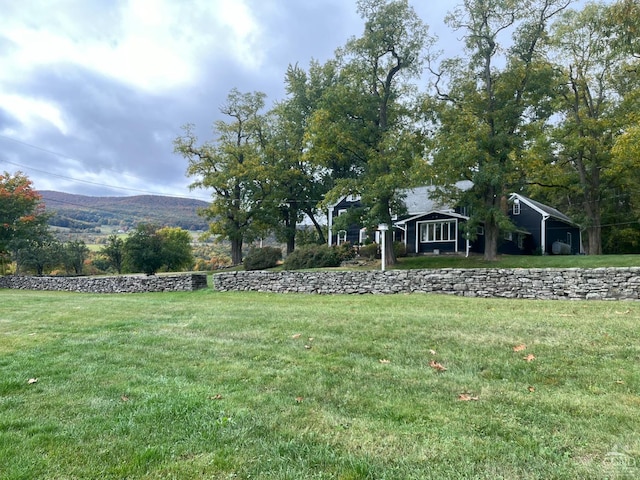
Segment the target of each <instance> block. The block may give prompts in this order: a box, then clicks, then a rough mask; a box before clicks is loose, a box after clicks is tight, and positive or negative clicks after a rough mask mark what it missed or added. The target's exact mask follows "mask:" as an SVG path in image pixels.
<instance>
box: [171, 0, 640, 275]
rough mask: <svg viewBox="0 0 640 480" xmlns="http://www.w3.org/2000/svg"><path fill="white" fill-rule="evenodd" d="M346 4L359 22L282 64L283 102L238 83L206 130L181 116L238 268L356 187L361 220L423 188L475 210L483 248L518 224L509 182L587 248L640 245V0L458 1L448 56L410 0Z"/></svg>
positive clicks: (372, 221) (396, 207)
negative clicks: (313, 53)
mask: <svg viewBox="0 0 640 480" xmlns="http://www.w3.org/2000/svg"><path fill="white" fill-rule="evenodd" d="M356 6H357V9H358V12H359V14H360V15H361V17H362V19H363V22H364V29H363V32H362V34H361V35H360V36H359V37H354V38H351V39H350V40H349V41H348V42H347V43H346V44H345V45H344V46H342V47H340V48H338V49H337V50H336V52H335V56H334V58H332V59H330V60H329V61H327V62H325V63H320V62H316V61H313V62H311V64H310V65H309V66H308V67H307V68H303V67H301V66H300V65H297V64H292V65H290V66H289V68H288V70H287V72H286V74H285V86H286V93H287V95H286V97H285V98H284V99H283V100H278V101H275V102H274V103H273V105H272V106H270V107H269V108H267V103H266V96H265V94H264V93H262V92H250V93H242V92H239V91H238V90H237V89H233V90H232V91H231V92H230V94H229V96H228V98H227V102H226V104H225V105H224V106H223V107H222V108H221V109H220V112H221V113H222V115H223V116H222V119H220V120H217V121H216V122H215V123H214V126H213V138H212V139H210V140H206V141H204V142H201V141H200V140H199V139H198V138H197V137H196V134H195V127H194V126H193V125H187V126H185V127H184V130H183V133H182V135H180V136H179V137H178V138H176V140H175V151H176V153H179V154H181V155H183V156H184V157H185V158H186V159H187V160H188V169H187V175H188V176H190V177H191V178H193V183H192V187H193V188H204V189H208V190H210V191H211V192H212V202H211V204H210V206H209V207H208V208H207V209H206V210H205V212H204V213H205V216H206V217H207V218H208V219H209V220H210V221H211V224H210V230H211V233H212V234H216V235H220V236H222V237H223V238H226V239H228V240H230V242H231V245H232V260H233V262H234V263H236V264H237V263H240V262H241V260H242V247H243V244H244V243H245V242H248V241H251V240H253V239H255V238H258V237H263V236H266V235H267V234H268V233H275V234H276V235H277V237H278V238H279V239H280V240H281V241H283V242H285V243H286V244H287V250H288V252H291V251H292V250H293V249H294V248H295V235H296V226H297V225H298V224H299V222H301V221H302V219H303V216H305V215H306V216H307V217H308V218H309V219H310V220H311V222H312V223H313V224H314V225H315V226H316V228H317V232H318V238H319V239H320V241H324V237H323V233H322V229H321V228H320V221H318V218H319V215H324V213H323V211H322V210H320V209H321V208H324V207H326V206H327V205H328V204H331V203H332V202H334V201H336V200H337V199H339V198H341V197H342V196H344V195H358V196H359V197H361V200H362V205H363V207H362V209H360V210H358V211H357V212H352V213H353V214H354V215H357V216H358V221H359V222H360V223H361V224H362V225H365V226H369V227H371V228H370V230H371V231H373V230H374V229H375V227H374V226H376V225H378V224H379V223H387V224H390V223H391V212H393V213H402V211H403V208H404V206H403V198H402V191H403V189H406V188H410V187H414V186H419V185H425V184H433V185H437V186H438V187H439V189H438V192H439V194H440V195H442V196H443V198H446V199H447V200H448V201H450V202H458V203H460V204H461V205H465V206H467V207H469V212H470V215H471V221H469V222H468V223H467V228H468V233H469V235H471V236H472V235H474V232H475V231H476V228H475V227H476V226H477V225H479V224H482V225H483V226H484V232H485V235H486V237H485V243H486V250H485V258H487V259H495V258H496V254H497V245H498V240H499V236H500V235H501V234H502V233H503V232H508V231H510V230H512V229H513V228H514V227H513V225H512V224H511V222H510V221H509V219H508V216H507V212H506V206H505V201H504V199H505V198H506V196H507V195H508V194H509V193H511V192H519V193H524V194H526V195H528V196H532V197H534V198H536V199H538V200H540V201H543V202H545V203H548V204H549V205H553V206H555V207H556V208H558V209H559V210H561V211H563V212H564V213H567V214H568V215H570V216H572V218H573V219H574V220H575V221H577V222H578V223H579V224H580V225H582V226H583V228H584V232H585V234H584V235H583V238H584V241H585V243H586V245H585V247H586V251H587V252H588V253H589V254H600V253H603V252H607V253H628V252H629V253H630V252H638V251H640V223H639V222H638V220H639V218H640V188H639V187H640V185H639V183H640V175H639V173H638V172H639V171H640V170H639V169H638V167H639V165H638V163H639V162H640V160H639V158H640V155H639V154H640V143H639V140H640V124H639V122H638V120H639V118H638V113H637V112H638V111H640V110H639V109H638V106H639V102H640V89H639V76H638V60H639V56H640V45H639V42H638V27H639V25H640V0H617V1H613V2H607V3H604V2H600V3H597V2H595V3H588V4H586V5H583V6H580V7H579V8H577V4H576V2H573V1H571V0H525V1H521V0H519V1H515V0H463V1H462V2H461V3H460V5H459V6H458V7H456V8H455V9H454V10H453V11H452V12H451V13H450V15H449V16H448V17H447V18H446V23H447V24H448V25H449V27H450V28H451V29H453V30H454V31H455V35H456V37H457V38H459V39H460V52H461V54H460V56H459V57H455V58H443V56H442V55H439V54H438V48H439V45H438V40H437V39H436V38H434V37H433V36H432V35H430V33H429V28H428V20H429V19H423V18H419V17H418V16H417V14H416V13H415V11H414V10H413V8H412V7H411V6H410V5H409V3H408V1H407V0H358V1H357V2H356ZM460 180H470V181H471V182H472V184H473V187H472V188H471V189H469V190H466V191H459V190H456V188H455V184H456V182H458V181H460ZM348 220H349V221H351V220H353V219H352V218H351V219H348ZM345 221H347V220H345ZM389 234H390V232H389ZM386 245H387V246H388V251H387V259H388V261H389V263H393V262H394V261H395V257H394V254H393V250H392V248H391V246H392V242H390V241H388V242H386Z"/></svg>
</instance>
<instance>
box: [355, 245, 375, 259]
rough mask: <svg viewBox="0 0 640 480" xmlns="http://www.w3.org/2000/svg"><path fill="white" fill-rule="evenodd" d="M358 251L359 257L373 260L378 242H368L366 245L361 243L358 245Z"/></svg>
mask: <svg viewBox="0 0 640 480" xmlns="http://www.w3.org/2000/svg"><path fill="white" fill-rule="evenodd" d="M359 253H360V256H361V257H363V258H367V259H369V260H373V259H375V258H376V257H377V256H378V244H377V243H370V244H368V245H363V246H362V247H360V252H359Z"/></svg>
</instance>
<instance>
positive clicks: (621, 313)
mask: <svg viewBox="0 0 640 480" xmlns="http://www.w3.org/2000/svg"><path fill="white" fill-rule="evenodd" d="M630 312H631V310H625V311H624V312H616V315H626V314H627V313H630Z"/></svg>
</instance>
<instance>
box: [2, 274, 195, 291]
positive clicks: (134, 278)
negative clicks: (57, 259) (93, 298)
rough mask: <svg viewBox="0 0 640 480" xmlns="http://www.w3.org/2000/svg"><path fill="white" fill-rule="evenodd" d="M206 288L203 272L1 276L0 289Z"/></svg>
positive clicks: (182, 289) (141, 289)
mask: <svg viewBox="0 0 640 480" xmlns="http://www.w3.org/2000/svg"><path fill="white" fill-rule="evenodd" d="M206 287H207V276H206V274H204V273H197V274H175V275H149V276H147V275H118V276H104V277H103V276H97V277H34V276H20V275H9V276H6V277H0V288H14V289H20V290H59V291H66V292H86V293H139V292H184V291H193V290H199V289H202V288H206Z"/></svg>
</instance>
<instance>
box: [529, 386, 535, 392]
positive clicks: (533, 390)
mask: <svg viewBox="0 0 640 480" xmlns="http://www.w3.org/2000/svg"><path fill="white" fill-rule="evenodd" d="M527 390H529V391H530V392H531V393H533V392H535V391H536V387H531V386H529V388H527Z"/></svg>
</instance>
